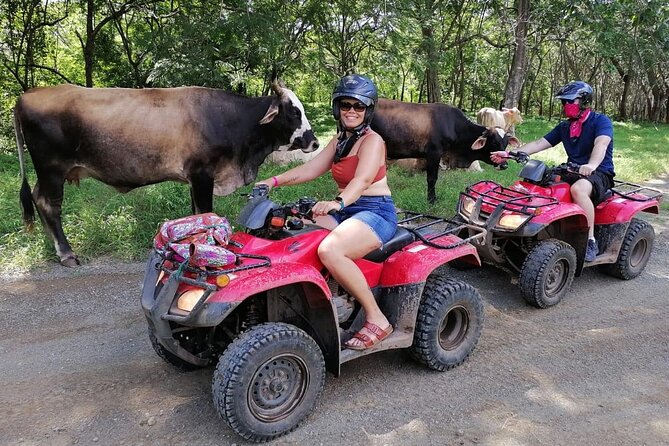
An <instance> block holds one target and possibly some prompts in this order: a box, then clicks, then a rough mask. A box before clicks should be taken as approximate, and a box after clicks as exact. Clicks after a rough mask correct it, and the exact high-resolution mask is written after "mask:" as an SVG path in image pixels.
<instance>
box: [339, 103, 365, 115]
mask: <svg viewBox="0 0 669 446" xmlns="http://www.w3.org/2000/svg"><path fill="white" fill-rule="evenodd" d="M339 108H340V109H341V111H343V112H347V111H349V110H350V109H353V110H355V111H356V112H358V113H362V112H364V111H365V110H367V106H366V105H365V104H363V103H362V102H356V103H355V104H351V103H350V102H340V103H339Z"/></svg>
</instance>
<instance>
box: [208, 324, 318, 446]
mask: <svg viewBox="0 0 669 446" xmlns="http://www.w3.org/2000/svg"><path fill="white" fill-rule="evenodd" d="M324 385H325V361H324V360H323V354H322V352H321V349H320V347H319V346H318V344H316V342H315V341H314V340H313V339H312V338H311V337H310V336H309V335H307V334H306V333H305V332H304V331H302V330H301V329H299V328H297V327H295V326H293V325H289V324H285V323H280V322H271V323H265V324H260V325H256V326H255V327H253V328H251V329H249V330H248V331H246V332H244V333H243V334H242V335H240V336H239V337H238V338H237V339H236V340H235V341H234V342H232V344H230V345H229V346H228V348H227V350H225V352H224V353H223V355H221V358H220V360H219V362H218V366H217V367H216V371H215V372H214V379H213V384H212V393H213V397H214V406H215V407H216V411H217V412H218V414H219V415H220V416H221V417H222V418H223V419H224V420H225V421H226V423H227V424H228V425H229V426H230V427H231V428H232V429H233V430H234V431H235V432H237V433H238V434H239V435H240V436H242V437H244V438H245V439H247V440H250V441H254V442H263V441H269V440H272V439H274V438H277V437H279V436H281V435H283V434H286V433H288V432H291V431H292V430H293V429H295V428H296V427H297V426H298V424H299V423H300V422H301V421H302V420H303V419H304V418H305V417H306V416H307V415H308V414H309V413H310V412H311V410H312V408H313V407H314V404H315V403H316V400H317V399H318V397H319V396H320V394H321V392H322V391H323V386H324Z"/></svg>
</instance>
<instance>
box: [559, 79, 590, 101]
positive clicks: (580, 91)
mask: <svg viewBox="0 0 669 446" xmlns="http://www.w3.org/2000/svg"><path fill="white" fill-rule="evenodd" d="M555 97H556V98H558V99H566V100H568V101H572V100H574V99H576V98H579V99H580V100H581V105H586V104H589V103H590V102H592V87H591V86H590V85H588V84H587V83H585V82H583V81H574V82H570V83H568V84H567V85H565V86H564V87H562V88H560V89H559V90H558V92H557V93H556V94H555Z"/></svg>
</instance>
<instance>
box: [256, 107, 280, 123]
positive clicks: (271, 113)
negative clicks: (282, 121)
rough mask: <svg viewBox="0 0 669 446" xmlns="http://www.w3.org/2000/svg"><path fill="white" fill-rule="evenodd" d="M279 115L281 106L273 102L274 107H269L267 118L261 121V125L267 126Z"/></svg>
mask: <svg viewBox="0 0 669 446" xmlns="http://www.w3.org/2000/svg"><path fill="white" fill-rule="evenodd" d="M278 114H279V104H277V103H276V102H272V105H270V106H269V108H268V109H267V113H265V116H264V117H263V118H262V119H261V120H260V124H267V123H269V122H272V119H274V117H275V116H276V115H278Z"/></svg>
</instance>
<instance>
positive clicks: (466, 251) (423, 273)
mask: <svg viewBox="0 0 669 446" xmlns="http://www.w3.org/2000/svg"><path fill="white" fill-rule="evenodd" d="M455 259H460V260H462V261H463V262H466V263H468V264H470V265H475V266H481V259H480V258H479V255H478V252H477V251H476V248H475V247H474V246H472V245H471V244H469V243H467V244H463V245H460V246H457V247H454V248H448V249H438V248H433V247H431V246H427V245H425V244H423V243H422V242H414V243H412V244H410V245H409V246H407V247H406V248H404V249H402V250H401V251H398V252H396V253H395V254H393V255H392V256H390V257H389V258H388V260H386V263H385V265H384V267H383V273H382V274H381V280H380V285H381V286H382V287H394V286H400V285H407V284H416V283H422V282H425V281H426V280H427V277H428V276H429V275H430V274H431V273H432V271H434V270H435V269H436V268H437V267H439V266H441V265H443V264H445V263H448V262H450V261H451V260H455Z"/></svg>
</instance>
